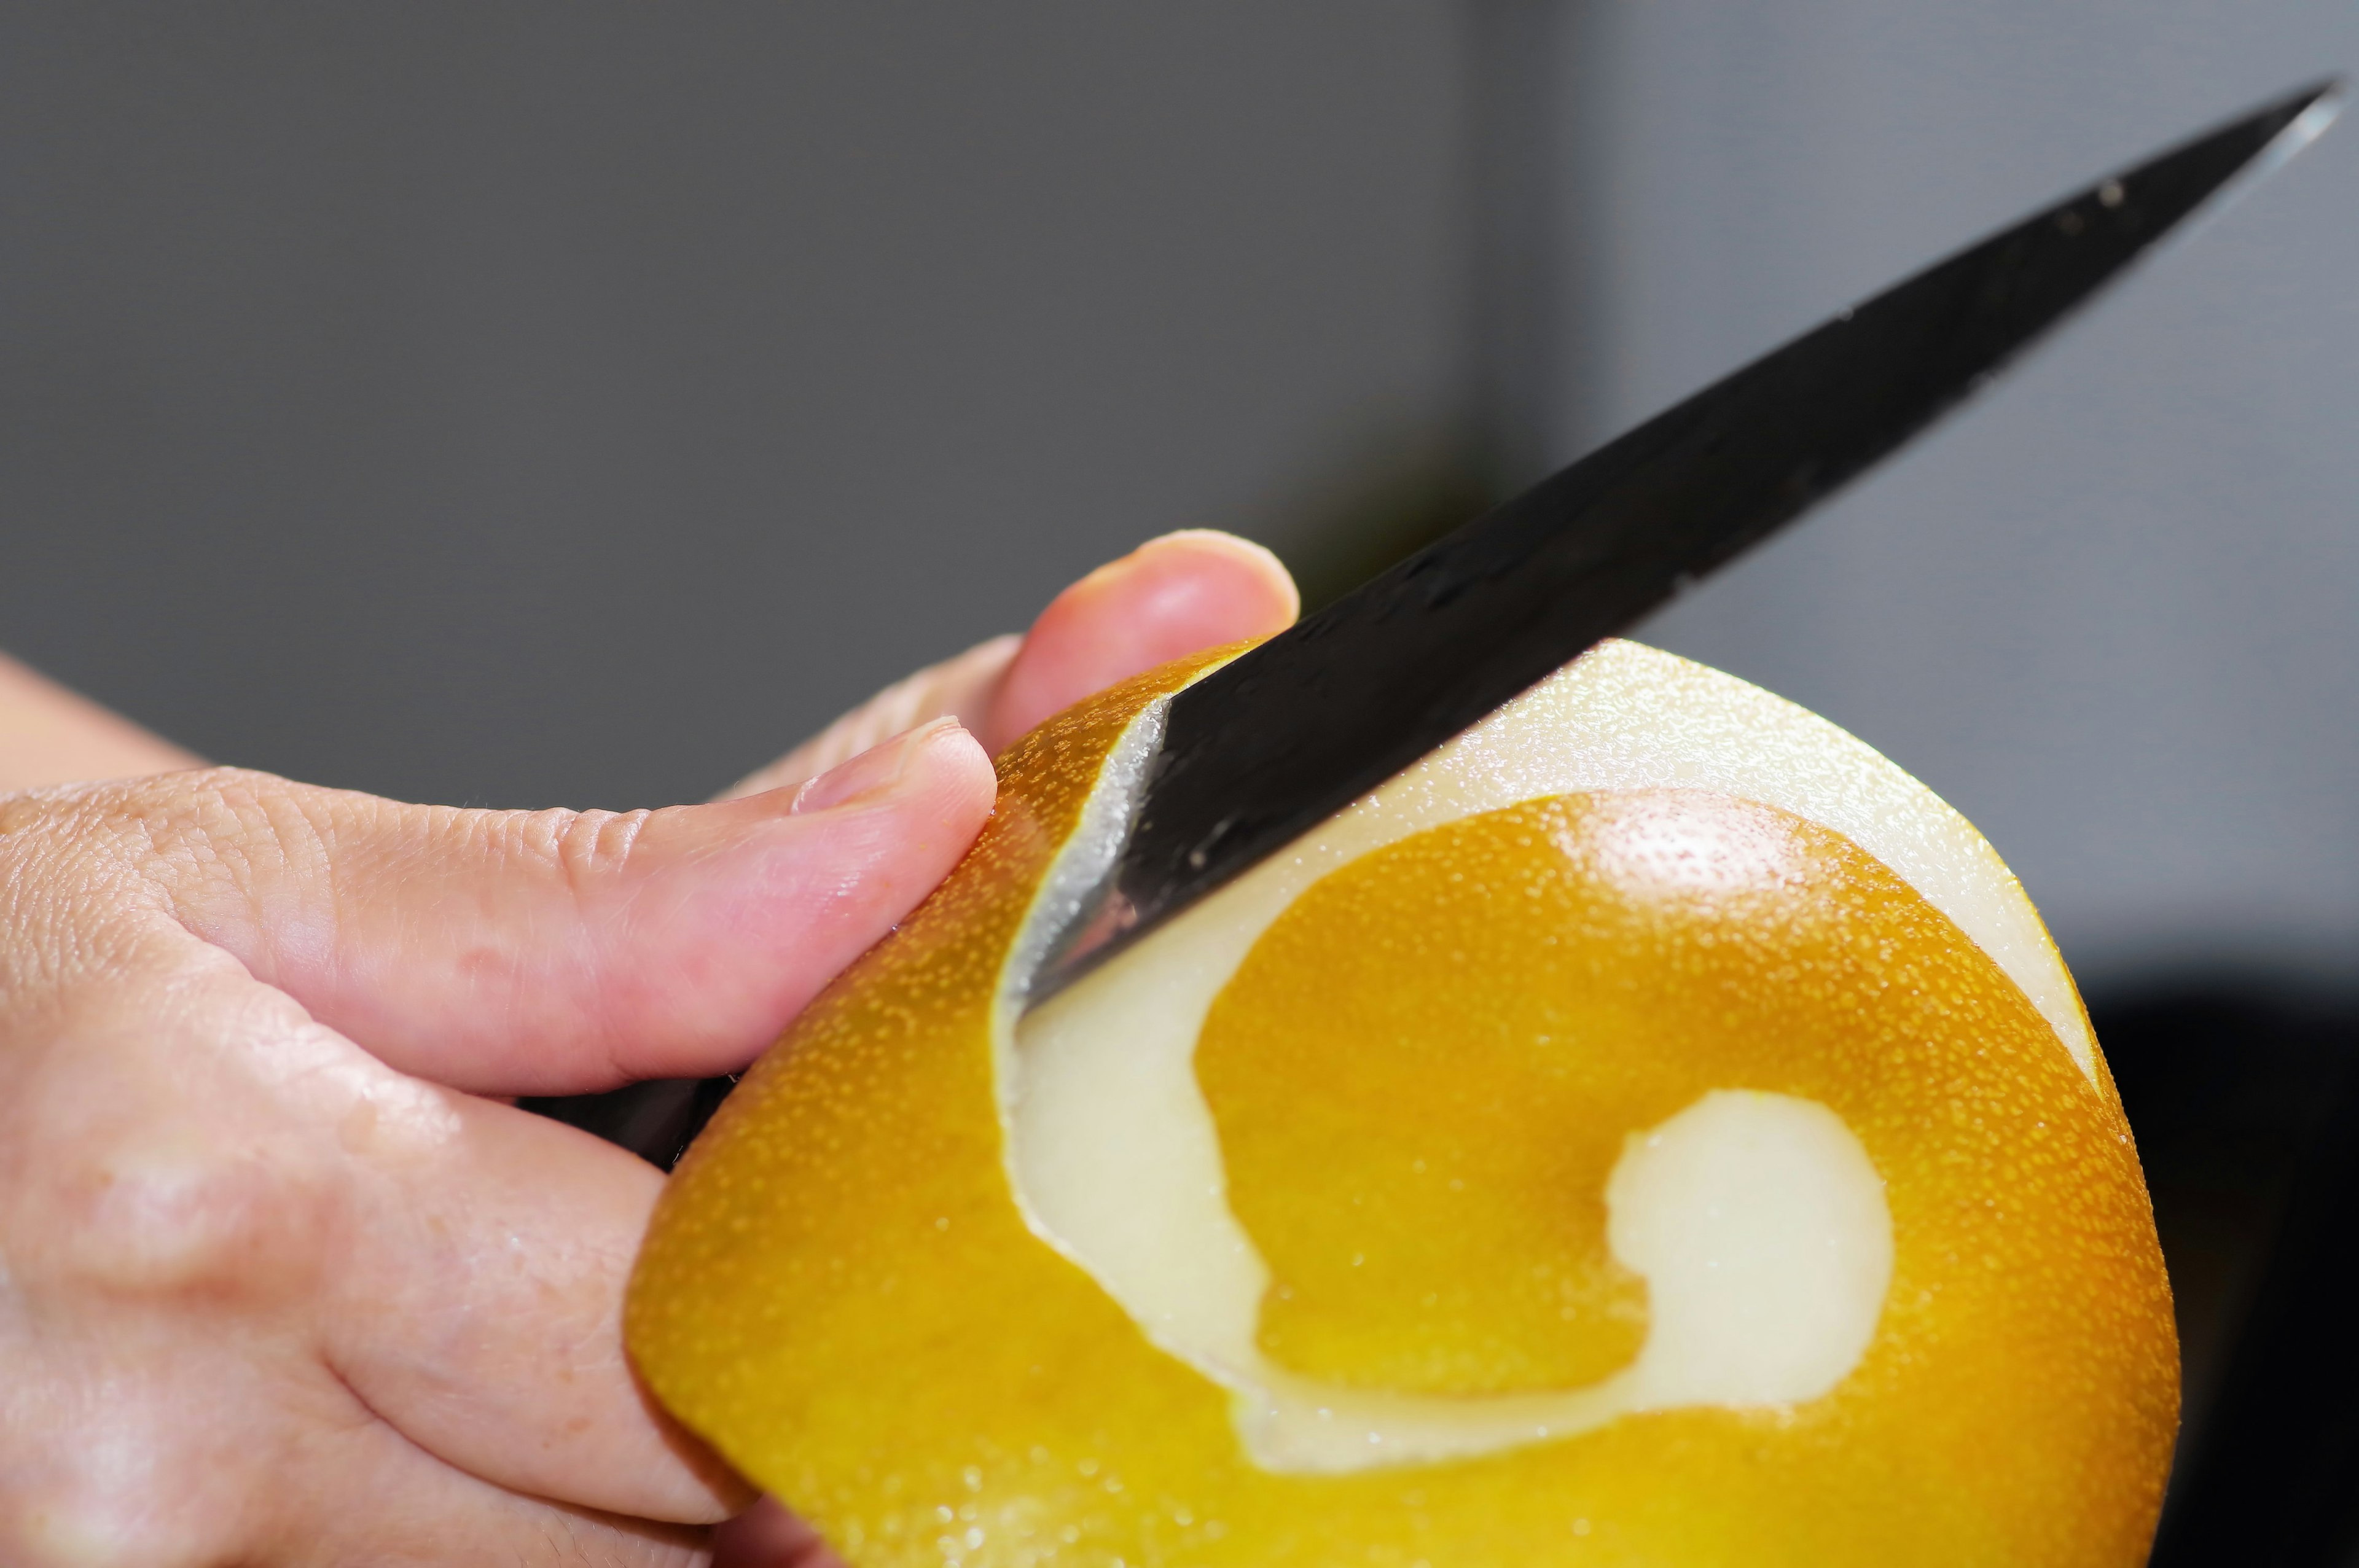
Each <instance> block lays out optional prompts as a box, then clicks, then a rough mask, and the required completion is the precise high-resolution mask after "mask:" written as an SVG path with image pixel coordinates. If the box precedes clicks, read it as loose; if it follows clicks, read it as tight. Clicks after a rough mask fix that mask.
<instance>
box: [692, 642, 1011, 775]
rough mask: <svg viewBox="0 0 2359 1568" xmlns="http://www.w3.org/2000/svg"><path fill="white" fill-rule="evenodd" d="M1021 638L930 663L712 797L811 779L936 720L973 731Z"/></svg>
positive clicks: (976, 647) (981, 645) (989, 704)
mask: <svg viewBox="0 0 2359 1568" xmlns="http://www.w3.org/2000/svg"><path fill="white" fill-rule="evenodd" d="M1022 642H1023V639H1022V638H1020V637H1018V636H1016V634H1015V633H1012V632H1011V633H1007V634H1006V635H1005V636H1000V637H994V638H992V639H991V640H990V641H989V642H987V643H976V644H975V645H974V646H973V647H972V648H969V649H968V650H967V651H966V652H965V653H963V654H959V655H958V656H957V657H956V658H952V659H944V660H943V661H942V662H941V663H940V664H939V665H928V666H927V667H926V668H924V669H922V670H919V672H918V673H917V674H916V675H913V676H909V677H908V678H907V679H905V680H901V681H897V682H895V683H894V684H893V685H891V686H888V687H886V688H885V689H884V690H883V691H880V692H878V693H877V694H876V695H875V697H870V698H869V699H868V700H867V701H866V702H864V703H862V704H861V705H860V706H859V707H857V708H853V710H852V711H851V712H849V713H847V714H845V715H844V716H843V718H841V719H837V720H836V721H835V722H834V723H832V724H831V725H829V726H828V727H827V728H826V729H824V730H821V731H820V732H819V733H818V734H816V735H814V736H812V737H811V738H810V740H808V741H804V742H803V743H802V744H801V745H799V746H798V747H796V748H795V749H794V750H793V751H791V752H788V753H787V754H786V755H785V756H783V757H780V758H779V759H778V760H777V762H772V763H771V764H770V765H769V766H767V767H766V768H762V769H759V770H758V771H756V772H755V773H749V774H747V775H746V776H745V777H744V778H742V779H740V780H738V781H737V782H736V783H735V784H731V785H730V786H729V787H728V788H727V789H725V790H723V791H722V792H721V793H720V794H719V795H715V796H714V797H713V798H714V799H716V800H735V799H738V798H739V797H741V796H744V795H759V794H760V793H761V792H762V791H764V790H766V789H783V788H785V787H786V786H787V785H788V784H800V783H802V782H803V781H804V780H805V779H815V778H817V777H819V775H820V774H821V773H825V772H827V771H828V770H829V769H830V768H832V767H835V766H837V765H839V764H841V763H843V762H848V761H850V760H851V759H852V758H853V757H856V756H858V755H859V754H860V753H861V752H865V751H867V750H868V749H869V748H870V747H872V746H876V745H881V744H883V743H884V742H885V741H888V740H890V739H891V738H892V737H894V736H896V735H898V734H900V733H902V732H903V731H904V730H914V729H916V728H917V727H918V726H919V725H920V724H924V723H928V722H929V721H931V720H933V719H957V720H958V721H959V723H960V724H962V725H963V726H964V727H965V728H966V729H967V730H969V731H970V732H972V731H973V730H974V728H975V726H977V725H978V724H981V723H982V722H983V721H984V717H985V716H986V715H987V713H988V712H989V710H990V707H991V699H992V697H994V696H995V695H996V694H997V692H998V690H999V683H1000V680H1001V678H1002V677H1003V676H1006V674H1007V666H1008V665H1010V664H1012V663H1013V662H1014V661H1015V658H1016V647H1017V645H1018V644H1020V643H1022Z"/></svg>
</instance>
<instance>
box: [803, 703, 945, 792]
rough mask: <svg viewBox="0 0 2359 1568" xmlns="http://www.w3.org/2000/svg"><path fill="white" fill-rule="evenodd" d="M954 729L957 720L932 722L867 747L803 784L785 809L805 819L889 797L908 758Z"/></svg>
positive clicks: (905, 769)
mask: <svg viewBox="0 0 2359 1568" xmlns="http://www.w3.org/2000/svg"><path fill="white" fill-rule="evenodd" d="M957 728H959V721H958V720H957V719H933V720H931V721H929V722H928V723H924V724H920V725H919V726H918V727H917V728H916V729H915V730H909V731H908V732H907V733H905V734H901V735H897V736H895V737H894V738H893V739H892V740H890V741H886V742H884V743H883V744H882V745H877V746H871V747H869V748H868V750H866V751H864V752H861V753H860V755H858V756H856V757H854V758H853V759H852V760H851V761H850V762H838V763H837V764H836V765H835V766H834V767H832V768H830V769H829V770H828V771H827V772H825V773H821V774H820V776H819V777H817V778H815V779H812V780H810V782H809V783H807V784H804V785H803V787H802V788H800V789H799V790H797V791H796V792H795V799H794V804H793V805H791V806H788V807H787V809H788V812H789V813H791V814H792V815H794V816H809V815H810V813H812V812H814V811H826V810H829V809H831V808H832V807H835V806H849V805H851V804H852V803H853V802H854V801H858V800H863V799H865V798H867V797H869V796H872V795H886V794H889V793H890V792H891V791H892V790H893V788H894V786H896V785H897V784H899V783H900V782H901V775H902V774H904V773H908V771H909V762H910V759H912V758H914V757H915V756H917V754H918V753H919V752H922V751H924V750H925V749H926V747H927V746H929V745H930V744H931V743H932V742H933V741H934V738H935V737H936V736H939V735H940V734H941V733H942V732H943V731H944V730H956V729H957Z"/></svg>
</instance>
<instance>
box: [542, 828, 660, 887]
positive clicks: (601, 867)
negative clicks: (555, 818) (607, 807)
mask: <svg viewBox="0 0 2359 1568" xmlns="http://www.w3.org/2000/svg"><path fill="white" fill-rule="evenodd" d="M536 815H548V814H536ZM654 815H655V814H654V813H653V812H649V811H572V812H566V813H564V814H563V816H564V817H565V818H566V820H563V821H561V822H552V823H551V824H550V825H549V826H550V828H551V829H552V831H551V833H550V836H549V848H550V851H551V857H552V858H553V859H554V860H556V862H557V864H558V866H559V868H560V870H562V871H563V872H564V873H565V878H566V881H568V882H569V883H571V885H572V886H573V887H574V888H575V889H576V890H577V891H578V890H580V889H582V887H584V886H585V885H586V884H588V883H590V882H592V881H596V880H601V879H603V878H607V877H611V876H613V875H614V874H615V873H617V872H619V871H622V869H623V868H624V866H625V865H626V864H627V863H629V860H630V858H631V852H632V850H633V849H634V848H636V845H637V843H638V840H639V835H640V834H641V833H642V832H643V831H645V829H646V827H647V823H648V821H649V819H650V818H651V817H652V816H654Z"/></svg>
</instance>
